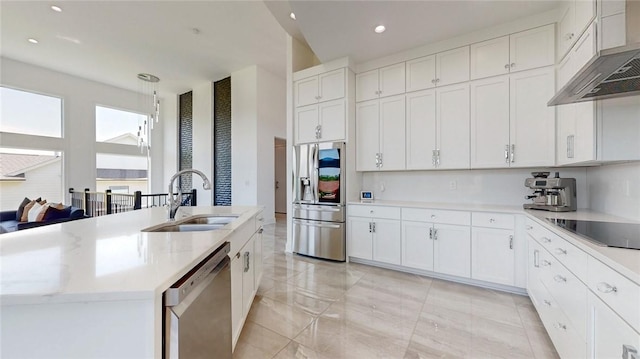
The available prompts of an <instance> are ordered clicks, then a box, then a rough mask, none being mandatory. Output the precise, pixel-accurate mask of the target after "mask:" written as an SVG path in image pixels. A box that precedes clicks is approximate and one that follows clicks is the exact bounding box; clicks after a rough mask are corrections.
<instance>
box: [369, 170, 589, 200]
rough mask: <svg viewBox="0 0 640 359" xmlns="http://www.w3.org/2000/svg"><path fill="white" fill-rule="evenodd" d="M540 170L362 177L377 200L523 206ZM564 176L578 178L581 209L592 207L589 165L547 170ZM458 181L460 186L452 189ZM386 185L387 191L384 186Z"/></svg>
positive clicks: (370, 174) (415, 172) (416, 172)
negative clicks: (527, 182) (528, 182)
mask: <svg viewBox="0 0 640 359" xmlns="http://www.w3.org/2000/svg"><path fill="white" fill-rule="evenodd" d="M534 170H535V171H538V169H495V170H457V171H406V172H367V173H364V174H363V176H362V189H363V190H372V191H373V192H374V198H375V199H386V200H399V201H418V202H446V203H473V204H496V205H511V206H521V205H522V204H523V203H528V202H530V201H527V200H525V199H524V196H525V195H528V194H532V191H531V190H530V189H529V188H528V187H525V186H524V180H525V179H526V178H529V177H531V172H532V171H534ZM543 170H546V171H550V172H551V175H550V176H553V175H554V172H555V171H558V172H560V177H569V178H575V179H576V183H577V197H578V208H588V206H589V199H588V195H587V186H586V169H585V168H559V169H543ZM451 182H455V184H456V189H450V187H449V186H450V184H451ZM383 185H384V191H382V186H383Z"/></svg>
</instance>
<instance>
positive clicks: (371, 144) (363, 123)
mask: <svg viewBox="0 0 640 359" xmlns="http://www.w3.org/2000/svg"><path fill="white" fill-rule="evenodd" d="M379 108H380V103H379V101H378V100H372V101H367V102H361V103H357V104H356V170H358V171H374V170H377V169H378V167H377V164H376V156H377V154H378V153H379V152H380V145H379V144H380V132H379V130H378V129H379V123H378V122H379V121H378V119H379V116H380V113H379V112H380V111H379Z"/></svg>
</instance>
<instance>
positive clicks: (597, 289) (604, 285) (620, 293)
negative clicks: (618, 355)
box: [587, 256, 640, 331]
mask: <svg viewBox="0 0 640 359" xmlns="http://www.w3.org/2000/svg"><path fill="white" fill-rule="evenodd" d="M587 267H588V279H587V282H588V283H587V284H588V285H589V289H591V291H592V292H593V293H595V294H596V295H597V296H598V297H599V298H600V299H602V301H604V302H605V303H607V304H608V305H609V307H611V309H613V310H614V311H615V312H616V313H617V314H618V315H619V316H620V317H622V318H624V319H625V320H626V321H627V322H628V323H629V325H631V326H632V327H633V328H634V329H635V330H636V331H640V304H639V303H640V286H638V285H637V284H635V283H633V282H632V281H630V280H629V279H627V278H625V277H624V276H622V275H621V274H620V273H618V272H616V271H614V270H613V269H611V268H610V267H608V266H606V265H604V264H603V263H602V262H600V261H599V260H597V259H595V258H593V257H591V256H589V257H588V265H587Z"/></svg>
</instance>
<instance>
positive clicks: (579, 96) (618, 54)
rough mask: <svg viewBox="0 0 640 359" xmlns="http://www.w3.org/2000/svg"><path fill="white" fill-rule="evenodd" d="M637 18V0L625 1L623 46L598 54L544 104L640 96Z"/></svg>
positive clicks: (639, 12)
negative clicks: (624, 36) (624, 42)
mask: <svg viewBox="0 0 640 359" xmlns="http://www.w3.org/2000/svg"><path fill="white" fill-rule="evenodd" d="M638 19H640V1H637V0H627V2H626V11H625V19H624V20H625V30H626V33H625V35H626V44H625V45H624V46H619V47H614V48H610V49H606V50H601V51H599V52H598V53H597V54H596V55H595V56H594V57H593V58H592V59H591V60H589V62H587V64H586V65H584V67H582V69H580V70H579V71H578V72H577V73H576V74H575V75H574V76H573V77H572V78H571V79H570V80H569V82H567V84H566V85H565V86H563V87H562V88H561V89H560V90H559V91H558V92H557V93H556V95H555V96H554V97H553V98H552V99H551V100H550V101H549V102H548V103H547V105H549V106H555V105H563V104H568V103H575V102H583V101H593V100H602V99H607V98H614V97H623V96H633V95H640V21H639V20H638ZM601 24H602V23H600V24H598V25H601ZM599 31H601V32H604V31H607V28H604V29H603V28H602V27H601V26H600V27H599ZM599 36H600V35H599Z"/></svg>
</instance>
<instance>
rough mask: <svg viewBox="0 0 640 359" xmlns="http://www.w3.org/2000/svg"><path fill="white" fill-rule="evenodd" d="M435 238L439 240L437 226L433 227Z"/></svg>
mask: <svg viewBox="0 0 640 359" xmlns="http://www.w3.org/2000/svg"><path fill="white" fill-rule="evenodd" d="M433 239H435V240H436V241H437V240H438V229H436V228H434V229H433Z"/></svg>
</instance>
